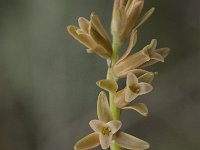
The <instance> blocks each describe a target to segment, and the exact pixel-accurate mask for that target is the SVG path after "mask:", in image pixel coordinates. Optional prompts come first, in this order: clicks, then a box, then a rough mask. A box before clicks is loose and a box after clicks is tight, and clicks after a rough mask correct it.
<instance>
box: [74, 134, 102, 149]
mask: <svg viewBox="0 0 200 150" xmlns="http://www.w3.org/2000/svg"><path fill="white" fill-rule="evenodd" d="M98 145H100V142H99V134H98V133H91V134H89V135H87V136H85V137H84V138H82V139H81V140H79V141H78V142H77V143H76V144H75V146H74V149H75V150H88V149H92V148H95V147H97V146H98Z"/></svg>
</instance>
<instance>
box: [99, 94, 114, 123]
mask: <svg viewBox="0 0 200 150" xmlns="http://www.w3.org/2000/svg"><path fill="white" fill-rule="evenodd" d="M97 116H98V118H99V120H101V121H103V122H109V121H111V120H112V115H111V112H110V109H109V104H108V99H107V97H106V94H105V93H104V92H101V93H100V94H99V96H98V100H97Z"/></svg>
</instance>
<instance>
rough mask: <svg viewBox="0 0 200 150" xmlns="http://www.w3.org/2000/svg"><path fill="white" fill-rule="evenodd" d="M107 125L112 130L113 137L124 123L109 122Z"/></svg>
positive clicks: (117, 121)
mask: <svg viewBox="0 0 200 150" xmlns="http://www.w3.org/2000/svg"><path fill="white" fill-rule="evenodd" d="M107 125H108V126H109V128H110V129H111V133H112V135H113V134H114V133H116V132H117V131H118V130H119V129H120V128H121V126H122V123H121V121H119V120H112V121H110V122H108V123H107Z"/></svg>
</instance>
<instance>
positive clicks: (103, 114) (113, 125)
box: [74, 92, 149, 150]
mask: <svg viewBox="0 0 200 150" xmlns="http://www.w3.org/2000/svg"><path fill="white" fill-rule="evenodd" d="M97 116H98V119H99V120H92V121H90V123H89V125H90V127H91V128H92V129H93V130H94V133H91V134H89V135H88V136H86V137H84V138H82V139H81V140H80V141H78V142H77V143H76V144H75V146H74V149H75V150H88V149H91V148H95V147H97V146H98V145H101V147H102V149H107V148H109V146H110V144H111V142H116V143H117V144H118V145H119V146H120V147H122V148H126V149H138V150H139V149H140V150H145V149H147V148H149V144H148V143H147V142H145V141H143V140H141V139H138V138H136V137H134V136H132V135H129V134H126V133H124V132H121V131H119V129H120V128H121V125H122V124H121V121H119V120H112V115H111V112H110V109H109V104H108V100H107V97H106V95H105V93H104V92H101V93H100V94H99V96H98V100H97Z"/></svg>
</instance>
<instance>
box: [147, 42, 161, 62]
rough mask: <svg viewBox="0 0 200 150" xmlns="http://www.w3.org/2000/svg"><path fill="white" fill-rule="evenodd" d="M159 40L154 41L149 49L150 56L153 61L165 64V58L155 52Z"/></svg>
mask: <svg viewBox="0 0 200 150" xmlns="http://www.w3.org/2000/svg"><path fill="white" fill-rule="evenodd" d="M156 46H157V40H156V39H153V40H152V41H151V43H150V45H149V47H148V52H149V56H150V58H151V59H154V60H157V61H161V62H164V57H163V56H162V55H160V54H159V53H157V52H156V51H155V49H156Z"/></svg>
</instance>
